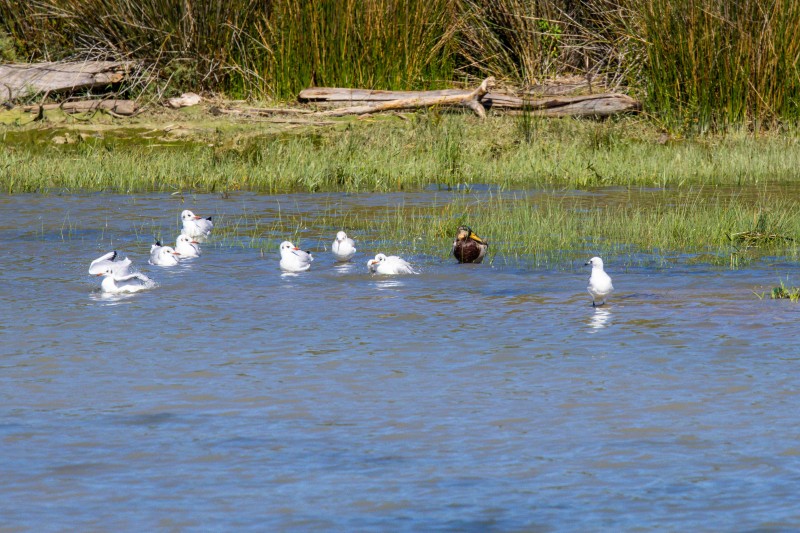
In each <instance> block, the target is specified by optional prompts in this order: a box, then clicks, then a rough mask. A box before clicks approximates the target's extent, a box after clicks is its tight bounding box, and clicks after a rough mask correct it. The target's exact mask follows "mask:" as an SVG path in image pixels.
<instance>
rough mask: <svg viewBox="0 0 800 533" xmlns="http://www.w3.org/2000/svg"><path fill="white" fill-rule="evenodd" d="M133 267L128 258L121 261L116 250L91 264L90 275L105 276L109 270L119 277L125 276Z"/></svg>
mask: <svg viewBox="0 0 800 533" xmlns="http://www.w3.org/2000/svg"><path fill="white" fill-rule="evenodd" d="M130 266H131V260H130V259H128V258H127V257H126V258H125V259H120V258H119V254H118V253H117V251H116V250H114V251H113V252H108V253H107V254H104V255H101V256H100V257H98V258H97V259H95V260H94V261H92V262H91V263H90V264H89V274H91V275H92V276H97V275H103V274H104V273H105V271H106V270H107V269H109V268H110V269H111V270H113V271H114V274H116V275H117V276H125V275H127V274H128V271H129V269H130Z"/></svg>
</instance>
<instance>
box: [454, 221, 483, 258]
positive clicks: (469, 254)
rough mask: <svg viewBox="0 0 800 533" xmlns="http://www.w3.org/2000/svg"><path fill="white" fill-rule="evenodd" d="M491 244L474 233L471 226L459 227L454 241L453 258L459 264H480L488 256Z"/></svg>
mask: <svg viewBox="0 0 800 533" xmlns="http://www.w3.org/2000/svg"><path fill="white" fill-rule="evenodd" d="M487 248H489V243H488V242H487V241H484V240H483V239H481V238H480V237H478V236H477V235H475V232H474V231H472V228H470V227H469V226H459V227H458V234H457V235H456V240H454V241H453V256H454V257H455V258H456V259H458V262H459V263H480V262H481V261H483V256H484V255H486V249H487Z"/></svg>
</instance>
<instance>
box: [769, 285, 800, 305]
mask: <svg viewBox="0 0 800 533" xmlns="http://www.w3.org/2000/svg"><path fill="white" fill-rule="evenodd" d="M787 281H788V280H787ZM769 296H770V298H772V299H773V300H783V299H786V300H789V301H790V302H793V303H797V302H800V288H798V287H791V286H787V285H786V283H784V282H783V281H781V284H780V285H779V286H777V287H773V288H772V290H771V291H770V294H769Z"/></svg>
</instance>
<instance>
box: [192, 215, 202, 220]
mask: <svg viewBox="0 0 800 533" xmlns="http://www.w3.org/2000/svg"><path fill="white" fill-rule="evenodd" d="M201 218H203V217H201V216H198V215H195V216H194V219H195V220H200V219H201Z"/></svg>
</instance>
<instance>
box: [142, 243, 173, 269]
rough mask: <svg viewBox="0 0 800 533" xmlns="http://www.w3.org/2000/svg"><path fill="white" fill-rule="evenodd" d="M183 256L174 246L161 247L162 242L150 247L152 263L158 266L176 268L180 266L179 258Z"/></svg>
mask: <svg viewBox="0 0 800 533" xmlns="http://www.w3.org/2000/svg"><path fill="white" fill-rule="evenodd" d="M180 255H181V254H179V253H178V252H176V251H175V249H174V248H173V247H172V246H161V242H160V241H156V243H155V244H154V245H153V246H151V247H150V261H148V263H150V264H151V265H156V266H175V265H177V264H178V262H179V261H178V257H180Z"/></svg>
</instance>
